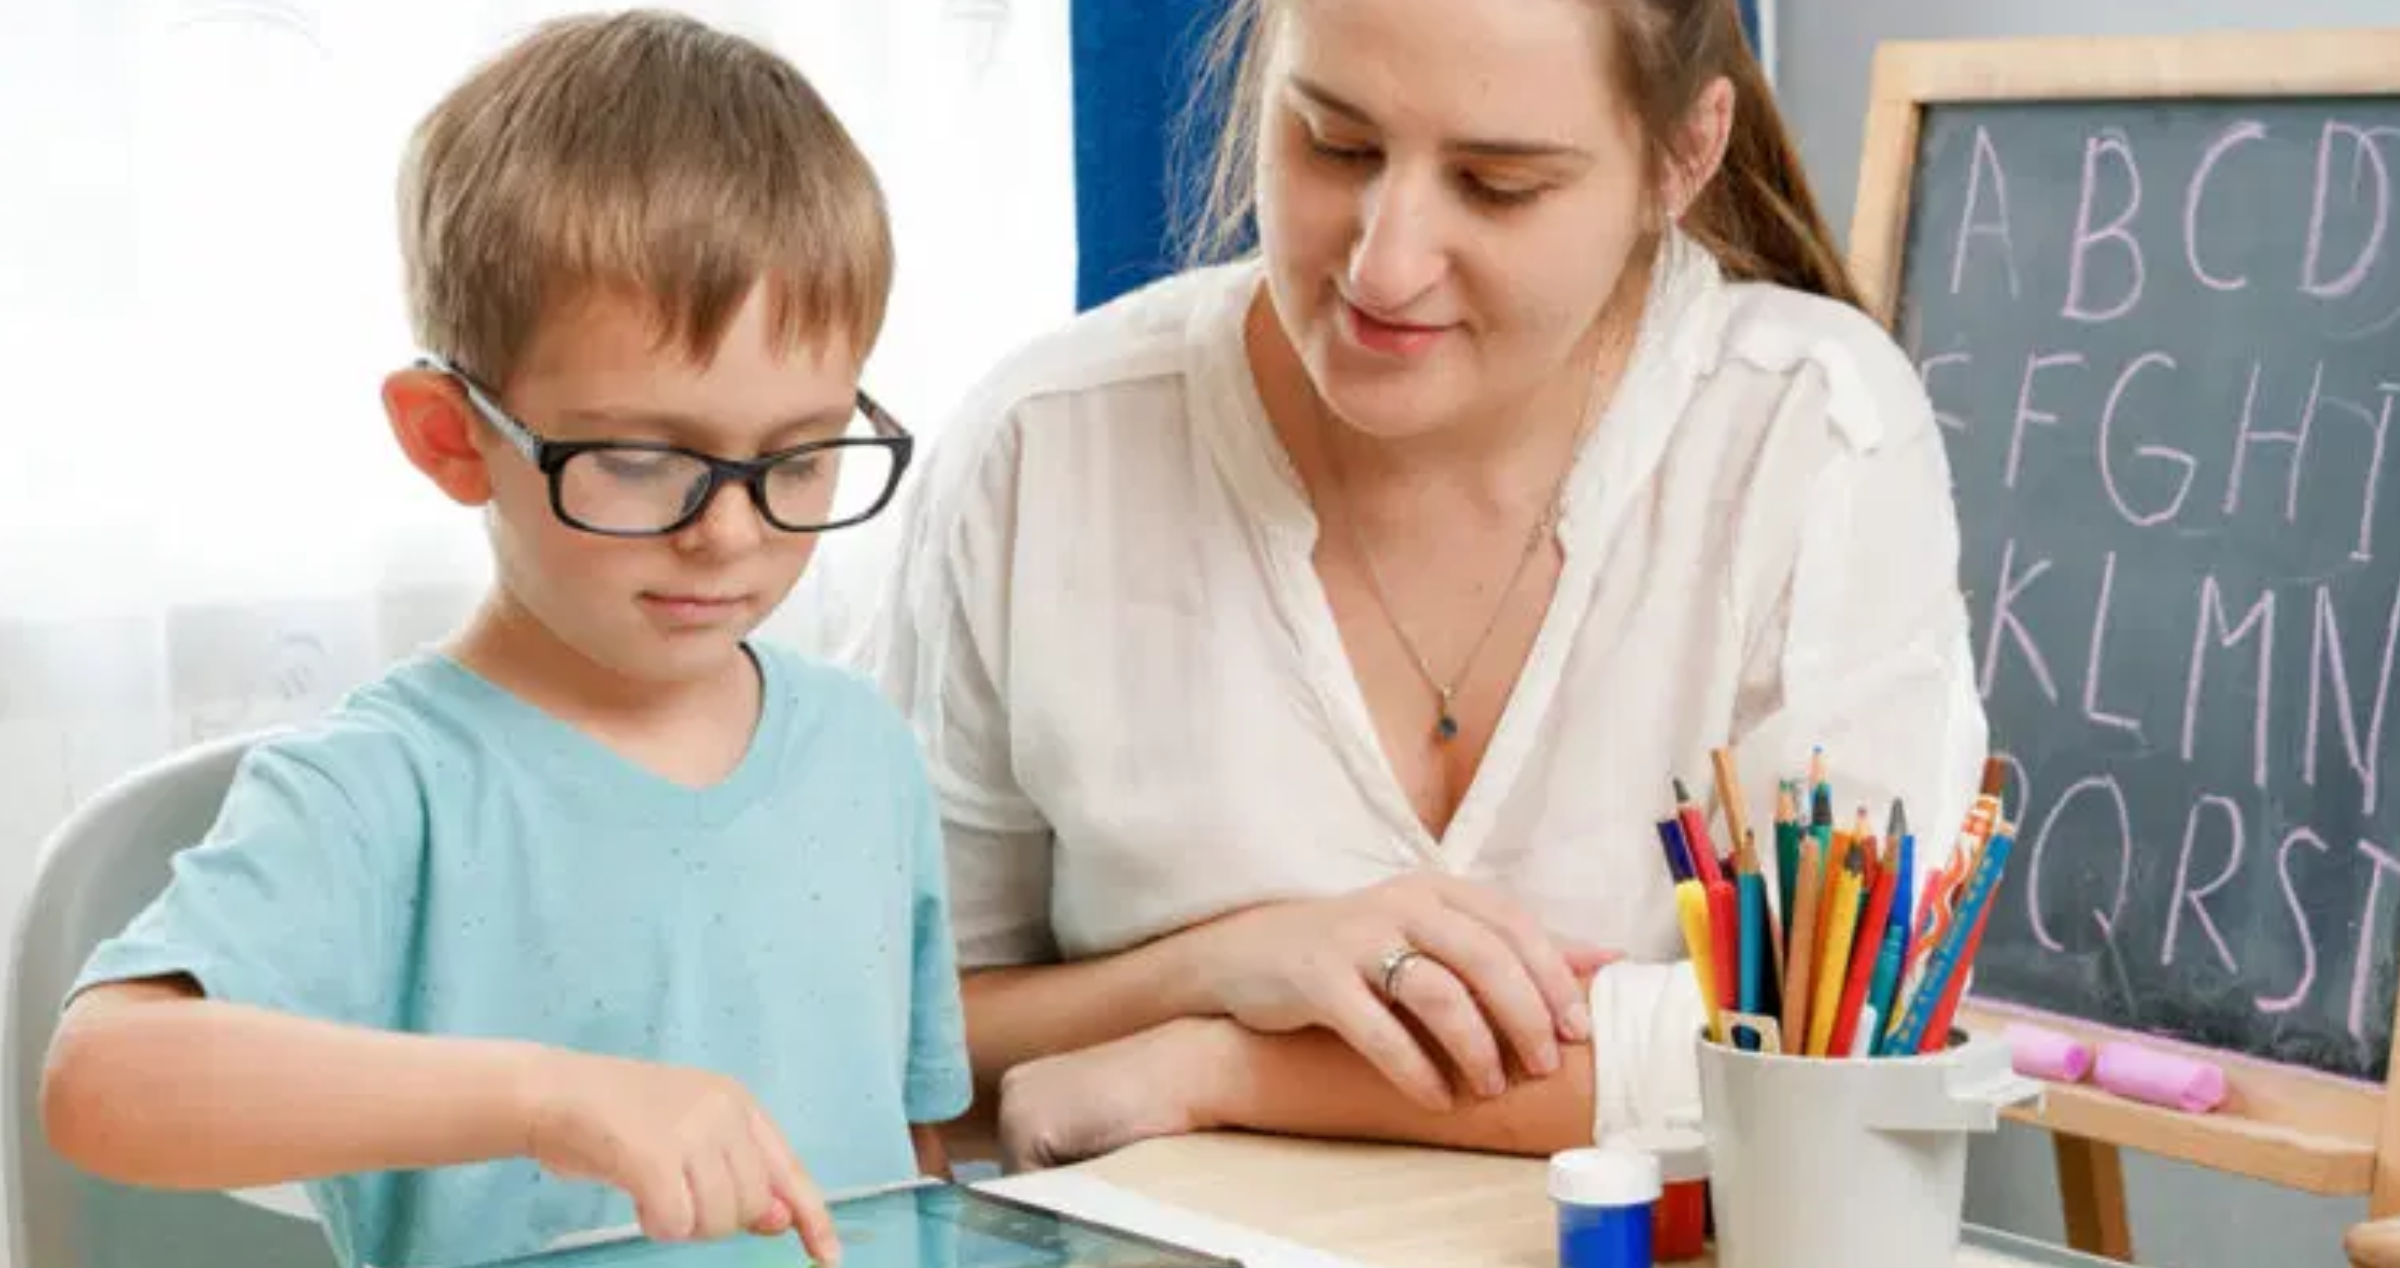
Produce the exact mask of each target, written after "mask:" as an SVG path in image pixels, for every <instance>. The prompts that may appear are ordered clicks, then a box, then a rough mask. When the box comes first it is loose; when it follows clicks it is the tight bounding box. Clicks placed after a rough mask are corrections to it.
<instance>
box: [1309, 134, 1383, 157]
mask: <svg viewBox="0 0 2400 1268" xmlns="http://www.w3.org/2000/svg"><path fill="white" fill-rule="evenodd" d="M1308 148H1309V149H1311V150H1314V151H1316V152H1317V153H1318V154H1320V155H1322V156H1324V157H1326V158H1329V159H1332V160H1333V161H1335V162H1337V163H1365V162H1369V161H1372V160H1373V159H1374V157H1375V148H1374V147H1373V146H1368V145H1352V144H1347V143H1345V142H1341V141H1336V140H1333V139H1332V138H1330V137H1321V136H1318V135H1317V134H1316V133H1314V132H1311V133H1309V134H1308Z"/></svg>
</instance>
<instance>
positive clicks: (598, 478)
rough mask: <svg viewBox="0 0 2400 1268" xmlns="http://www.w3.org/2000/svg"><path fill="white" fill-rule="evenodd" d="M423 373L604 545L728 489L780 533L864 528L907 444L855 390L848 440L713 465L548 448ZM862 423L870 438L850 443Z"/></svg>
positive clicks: (680, 517) (684, 454) (684, 523)
mask: <svg viewBox="0 0 2400 1268" xmlns="http://www.w3.org/2000/svg"><path fill="white" fill-rule="evenodd" d="M420 364H421V365H423V366H424V367H425V368H426V369H429V370H433V371H435V372H437V373H440V374H443V375H446V376H448V377H449V378H451V379H453V380H456V381H457V383H458V385H459V387H460V388H461V389H463V390H464V391H465V392H466V395H467V400H468V402H469V403H470V404H472V405H473V406H474V407H475V412H476V413H478V414H481V415H483V419H484V421H485V422H487V423H489V424H491V427H492V430H494V431H497V432H499V433H500V435H501V436H502V437H503V438H504V439H506V440H507V441H508V443H509V444H510V445H511V446H513V447H514V448H515V449H516V450H517V451H518V452H519V453H522V454H524V455H525V457H526V459H527V460H528V461H530V462H531V463H533V465H534V466H535V467H536V468H538V469H539V470H540V471H541V473H542V474H543V476H545V477H546V478H548V480H549V482H550V511H551V513H552V514H554V515H556V516H558V518H559V522H560V523H563V524H565V525H567V526H568V527H569V528H576V529H581V530H582V531H584V532H587V533H598V534H600V535H601V536H603V537H663V536H666V535H667V534H670V533H675V532H680V531H682V530H683V529H684V528H686V527H688V526H689V525H690V524H691V523H692V522H693V521H695V520H697V519H699V518H700V516H701V514H702V513H703V512H705V511H707V509H708V507H709V505H710V504H711V503H712V502H714V501H715V500H716V497H717V493H718V491H719V490H720V489H723V488H724V487H725V486H726V485H729V484H735V485H740V486H742V487H743V488H745V489H747V490H749V493H750V502H751V505H753V506H756V507H757V508H758V513H759V517H760V518H762V519H764V520H766V522H767V523H769V524H771V525H773V526H775V527H776V528H779V529H782V530H783V531H785V532H787V533H822V532H828V531H830V530H833V529H837V528H847V527H849V526H850V525H852V524H857V523H860V522H862V521H864V520H868V519H872V518H873V517H874V516H875V515H876V514H877V513H878V512H880V511H882V510H883V508H884V507H885V506H887V505H889V504H890V503H891V500H892V495H893V494H894V493H895V492H897V491H898V490H899V488H900V476H901V474H902V473H903V472H905V471H907V470H908V461H909V458H910V457H911V456H912V455H913V453H914V451H915V448H916V438H915V437H913V436H911V435H910V434H909V432H908V429H907V428H905V427H902V426H901V425H900V422H899V420H898V419H895V418H893V417H892V416H891V414H890V413H888V412H887V411H885V409H884V408H883V407H882V406H881V405H878V404H876V403H875V399H874V398H873V397H871V396H868V395H867V394H866V393H865V392H864V391H861V392H860V393H859V394H858V420H857V421H854V422H853V424H852V428H851V430H850V431H846V432H845V433H844V434H843V435H841V436H838V437H834V438H832V439H828V440H813V441H810V442H808V443H807V444H803V445H794V446H792V447H791V448H789V449H779V450H776V451H775V452H773V453H767V454H760V455H759V456H758V457H756V458H749V459H735V458H720V457H717V456H716V455H714V454H705V453H701V452H699V451H697V450H693V449H686V448H684V447H683V446H681V445H670V444H666V443H663V442H660V441H649V440H551V439H548V438H547V437H544V436H543V435H542V434H541V433H539V432H537V431H535V430H533V429H532V428H531V427H528V426H526V425H525V424H524V423H522V422H519V421H517V419H516V417H515V416H514V415H512V414H510V413H509V412H508V411H507V410H506V409H504V408H502V407H501V405H500V402H499V401H498V400H496V399H494V397H493V395H492V393H491V392H490V391H488V390H486V389H485V388H484V386H483V385H482V384H481V383H478V382H477V381H476V380H475V378H474V376H472V375H470V374H468V373H466V372H465V371H464V370H461V369H459V368H458V367H457V366H456V365H454V364H452V363H451V362H449V361H448V360H446V359H444V358H441V357H432V356H429V357H425V358H423V359H422V360H421V362H420ZM858 421H863V422H864V423H865V425H866V429H867V430H868V431H869V432H871V433H872V434H868V435H859V434H854V433H855V432H856V431H857V422H858Z"/></svg>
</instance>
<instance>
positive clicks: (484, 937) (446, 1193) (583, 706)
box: [42, 13, 969, 1268]
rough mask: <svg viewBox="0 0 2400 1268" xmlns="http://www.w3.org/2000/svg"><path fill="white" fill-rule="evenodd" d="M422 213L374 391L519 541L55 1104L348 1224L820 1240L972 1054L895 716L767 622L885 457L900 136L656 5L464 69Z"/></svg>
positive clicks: (927, 823) (187, 880)
mask: <svg viewBox="0 0 2400 1268" xmlns="http://www.w3.org/2000/svg"><path fill="white" fill-rule="evenodd" d="M400 221H401V229H402V243H403V256H404V261H405V264H406V271H407V277H408V296H409V301H410V307H411V312H412V319H413V321H414V324H415V329H416V333H417V337H418V338H419V340H420V341H421V343H422V346H423V347H424V348H425V349H426V350H427V353H428V356H427V359H426V361H425V363H424V364H422V365H421V366H419V367H418V368H414V369H410V370H406V371H403V372H400V373H397V374H394V375H393V376H391V378H390V379H388V380H387V382H386V383H385V385H384V390H383V401H384V406H385V410H386V413H387V414H388V416H389V419H390V423H391V426H392V430H393V432H394V434H395V435H396V436H397V438H398V439H399V442H400V446H401V448H402V450H403V451H405V453H406V454H407V456H408V458H409V460H410V461H411V462H412V463H414V464H415V465H416V466H417V467H418V468H419V469H420V470H422V471H423V472H424V473H425V474H426V475H427V476H428V477H430V478H431V479H432V480H433V482H434V483H435V484H436V485H437V486H438V487H439V488H440V489H441V490H442V491H443V492H444V493H445V494H447V495H448V496H450V497H451V498H453V499H455V500H457V501H458V502H460V503H462V504H465V505H469V506H475V507H480V508H483V511H484V514H485V517H486V520H487V526H488V530H489V536H490V539H491V544H492V551H493V558H494V564H495V567H494V584H493V586H492V589H491V591H490V593H489V595H488V596H487V597H486V599H485V601H484V602H483V604H482V605H481V607H480V609H479V610H478V612H477V613H476V614H475V616H474V617H473V618H472V619H471V620H470V621H469V622H468V623H467V625H466V626H465V627H464V628H463V629H462V630H461V631H460V632H459V633H458V634H457V635H456V636H455V637H454V639H453V640H452V641H451V642H450V643H449V644H447V645H446V646H445V647H443V648H442V649H441V650H440V651H439V652H429V653H427V654H424V655H421V656H419V657H417V658H415V659H412V660H409V661H407V662H405V663H403V664H401V665H399V666H397V667H396V668H394V669H393V670H392V671H391V672H390V673H389V674H388V675H386V676H385V677H384V678H382V679H381V680H379V681H378V682H376V683H374V684H371V685H369V686H367V687H365V688H363V689H361V690H359V691H358V692H355V693H354V694H352V695H351V696H350V697H349V698H348V699H347V700H345V702H344V703H343V705H342V707H341V708H340V709H339V710H338V711H337V712H336V713H335V714H334V715H333V716H332V717H331V718H329V719H327V720H326V721H325V722H324V723H323V724H322V725H319V726H316V727H313V728H311V729H309V730H307V731H306V732H304V733H300V734H296V735H292V736H289V737H279V738H277V739H275V740H274V741H272V742H269V743H267V744H265V745H263V746H262V747H260V748H258V749H257V750H256V751H254V752H253V753H252V754H251V755H250V756H249V758H248V760H247V761H246V762H245V764H244V765H243V767H242V769H241V771H240V773H239V775H238V777H237V778H236V780H235V782H234V786H233V788H232V790H231V792H230V794H229V796H228V798H227V800H226V803H225V805H224V808H223V811H222V812H221V815H220V817H219V819H218V821H217V823H216V825H215V826H214V828H213V829H212V831H211V832H210V834H209V836H208V839H207V840H206V841H204V842H202V843H200V844H198V845H197V846H195V847H194V848H192V849H189V850H186V851H184V852H182V853H181V854H180V855H179V856H178V858H177V861H176V868H175V875H174V879H173V882H172V883H171V885H170V886H169V888H168V890H167V891H166V892H165V893H164V894H163V895H162V896H161V897H160V898H159V900H158V901H157V902H156V903H154V904H153V905H152V906H151V907H150V908H149V909H148V910H147V911H145V912H144V913H143V914H142V915H141V916H140V917H139V918H137V919H136V920H135V921H134V923H133V924H132V925H131V926H130V927H129V928H128V929H127V930H126V931H125V932H124V933H123V934H122V935H120V936H119V937H118V938H116V939H114V940H112V941H111V942H109V943H107V944H106V945H104V946H102V947H101V948H100V949H99V950H98V951H97V952H96V953H95V955H94V956H93V958H92V960H91V962H90V964H89V965H88V966H87V967H86V969H85V970H84V972H83V974H82V976H81V978H80V979H79V981H78V982H77V984H76V988H75V992H74V994H73V996H72V1002H71V1004H70V1005H69V1008H68V1012H67V1016H66V1018H65V1019H64V1021H63V1022H62V1025H61V1030H60V1033H59V1036H58V1040H57V1042H56V1044H55V1046H54V1047H53V1049H52V1052H51V1057H50V1065H49V1068H48V1071H47V1076H46V1080H45V1084H44V1088H43V1096H42V1106H43V1115H44V1120H45V1123H46V1126H47V1130H48V1132H49V1134H50V1139H51V1141H52V1142H53V1144H54V1145H55V1147H56V1148H57V1149H58V1150H59V1151H60V1152H61V1153H62V1154H63V1155H65V1156H66V1157H67V1158H69V1159H71V1160H73V1161H75V1162H76V1163H78V1164H79V1165H81V1166H83V1167H85V1168H87V1169H88V1170H90V1171H93V1172H96V1173H99V1174H102V1175H105V1176H108V1177H111V1178H113V1179H116V1180H119V1181H121V1182H125V1183H132V1184H142V1185H151V1186H163V1187H177V1188H210V1189H221V1188H237V1187H246V1186H251V1185H259V1184H267V1183H276V1182H283V1181H290V1180H307V1181H309V1182H310V1192H311V1196H312V1198H313V1199H314V1200H315V1202H316V1205H317V1207H318V1209H319V1211H320V1212H321V1214H322V1215H323V1217H324V1221H325V1224H326V1227H327V1229H328V1234H329V1236H330V1238H331V1240H332V1242H333V1244H334V1248H335V1252H336V1254H337V1255H338V1256H339V1257H340V1259H341V1260H342V1262H343V1263H344V1264H358V1263H362V1262H363V1263H371V1264H375V1265H380V1266H381V1268H409V1266H410V1265H439V1266H441V1268H452V1266H454V1265H463V1264H469V1263H476V1262H483V1261H488V1260H493V1259H499V1258H504V1257H508V1256H514V1255H519V1254H523V1253H527V1252H530V1251H535V1250H538V1249H540V1248H542V1247H544V1246H546V1245H548V1244H550V1243H552V1242H553V1241H555V1240H557V1239H559V1238H562V1237H568V1236H572V1235H575V1234H579V1233H588V1232H591V1231H594V1230H598V1229H605V1228H611V1227H615V1226H619V1225H623V1224H626V1223H630V1222H633V1221H634V1220H636V1219H638V1221H639V1223H640V1225H641V1227H642V1229H643V1230H644V1231H645V1232H646V1233H648V1234H649V1235H650V1236H652V1237H654V1238H660V1239H668V1240H674V1239H693V1238H715V1237H721V1236H725V1235H729V1234H733V1233H736V1232H739V1231H742V1230H749V1231H752V1232H757V1233H778V1232H784V1231H788V1230H791V1229H794V1228H797V1230H798V1232H799V1234H800V1237H801V1239H802V1241H803V1242H804V1243H805V1244H806V1246H807V1248H808V1250H809V1251H810V1252H811V1253H812V1254H814V1255H816V1256H817V1257H818V1258H819V1259H822V1260H832V1259H834V1258H836V1257H837V1255H838V1248H837V1247H836V1245H835V1244H834V1237H833V1232H832V1225H831V1223H830V1220H829V1219H828V1217H827V1214H826V1210H825V1206H824V1202H823V1200H822V1198H821V1197H820V1196H819V1192H818V1190H817V1188H816V1187H815V1184H814V1183H812V1181H811V1179H810V1178H809V1174H808V1172H804V1171H803V1169H802V1167H801V1165H800V1160H803V1159H804V1160H806V1163H807V1165H808V1167H809V1168H810V1169H811V1170H813V1172H814V1175H815V1179H816V1181H817V1182H821V1183H823V1184H824V1185H825V1186H826V1187H828V1188H848V1187H858V1186H868V1185H874V1184H880V1183H887V1182H892V1181H896V1180H902V1179H906V1178H908V1177H909V1176H910V1175H911V1174H913V1173H914V1172H916V1171H917V1170H920V1169H924V1170H933V1171H939V1170H940V1169H941V1168H942V1165H943V1164H942V1162H941V1159H940V1153H939V1147H938V1144H937V1143H936V1141H937V1139H938V1138H937V1137H935V1135H934V1134H933V1128H932V1127H931V1126H930V1125H931V1124H935V1123H939V1122H942V1121H946V1120H949V1119H951V1118H954V1117H956V1116H957V1115H958V1114H959V1113H961V1112H962V1111H963V1110H964V1109H965V1107H966V1105H967V1101H968V1098H969V1082H968V1074H967V1068H966V1062H965V1050H964V1046H963V1035H962V1030H961V1022H960V1015H959V1009H958V1000H957V988H956V979H955V975H954V973H953V968H952V960H951V953H950V942H949V930H948V920H947V906H946V901H947V900H946V898H945V894H944V882H943V875H942V864H941V856H940V853H939V845H938V824H937V820H936V818H935V813H934V810H933V807H932V800H931V793H930V789H929V787H928V785H927V783H926V780H925V776H924V773H923V768H922V766H921V765H920V764H919V761H918V758H917V756H916V753H915V750H914V748H913V747H912V744H911V741H910V738H909V735H908V732H907V730H906V728H905V727H904V725H903V724H902V723H901V722H900V721H899V719H898V718H897V716H896V715H895V714H893V713H892V712H891V711H890V710H889V709H888V708H887V707H886V706H885V705H884V704H883V703H882V702H881V700H880V698H879V697H878V696H877V695H876V694H875V693H874V691H873V690H872V688H870V687H869V686H867V685H865V684H864V683H863V682H862V681H858V680H853V679H851V678H849V677H847V676H842V675H839V674H837V673H836V672H835V671H833V670H830V669H825V668H820V667H815V666H812V665H809V664H807V663H804V662H801V661H799V660H797V659H796V658H793V657H790V656H787V655H784V654H779V653H777V652H775V651H773V650H771V649H769V648H766V647H763V646H756V645H753V644H751V643H750V642H749V641H748V636H749V634H750V632H751V631H752V629H753V628H754V627H755V626H756V625H757V624H758V622H759V621H760V620H762V619H763V618H764V617H765V616H766V615H767V614H768V613H769V612H770V611H771V610H772V609H773V608H774V607H775V605H776V604H777V603H778V602H779V601H780V600H782V599H783V598H784V596H785V595H786V594H787V593H788V592H789V591H790V590H791V588H792V586H793V584H794V582H795V581H796V580H797V579H798V578H799V576H800V574H801V572H802V570H803V569H804V568H805V567H806V565H807V563H808V559H809V554H810V550H811V547H812V542H813V540H814V536H813V535H814V533H816V532H819V531H823V530H825V529H829V528H834V527H840V526H843V525H845V524H847V523H854V522H857V521H858V520H859V519H863V518H865V517H866V516H868V515H871V514H873V513H875V512H876V511H878V510H880V509H881V508H882V505H883V503H884V502H885V500H886V499H888V498H889V496H890V495H891V492H892V489H893V488H894V487H895V486H896V485H897V483H898V481H899V479H900V473H901V471H902V469H903V468H904V467H905V465H906V459H907V457H908V449H907V443H908V442H907V439H906V435H905V433H904V432H901V431H900V429H899V428H898V426H897V424H894V423H892V422H891V421H890V420H889V419H888V418H887V417H885V416H884V415H883V414H882V413H881V411H880V410H878V409H876V408H875V407H874V406H873V404H872V403H871V402H870V401H868V400H867V399H866V398H865V397H864V396H863V395H861V394H860V393H859V392H858V389H857V379H858V374H859V368H860V364H861V362H862V360H863V359H864V357H865V355H866V353H867V351H868V349H869V348H870V347H871V346H872V345H873V342H874V339H875V337H876V335H877V334H878V332H879V329H880V325H881V322H882V319H883V310H884V303H885V297H886V295H887V294H888V288H889V282H890V276H891V269H892V258H891V243H890V237H889V229H888V225H887V221H886V218H885V215H884V210H883V205H882V202H881V195H880V193H879V192H878V188H877V185H876V182H875V179H874V177H873V175H872V174H871V172H870V170H869V168H868V166H867V164H866V162H865V160H864V159H863V157H862V156H861V155H860V154H859V152H858V151H857V150H856V149H855V148H854V147H853V145H852V143H851V141H850V138H849V137H848V135H847V134H846V133H845V132H844V130H843V128H842V127H841V125H840V124H839V123H838V122H837V121H836V120H835V119H834V117H833V116H832V115H831V113H830V112H829V111H828V110H827V109H826V107H825V105H824V104H823V102H822V101H821V100H820V99H819V98H818V97H817V95H816V94H815V93H814V92H813V91H812V90H811V89H810V88H809V86H808V85H807V84H806V83H805V81H804V80H803V79H802V78H801V77H800V75H799V74H798V73H797V72H796V71H795V70H794V69H793V68H792V67H790V66H789V65H787V64H786V63H784V62H782V61H780V60H778V59H776V58H775V57H773V56H771V55H770V54H768V53H766V52H765V51H763V50H761V49H759V48H757V47H755V46H753V45H751V44H749V43H747V42H745V41H742V40H739V39H736V38H732V37H729V36H726V35H723V34H719V33H717V32H714V31H711V30H709V29H707V28H705V27H703V26H700V25H699V24H697V23H694V22H691V21H689V20H686V19H681V18H672V17H664V16H659V15H655V14H641V13H636V14H628V15H621V16H617V17H612V18H605V19H597V18H593V19H579V20H572V21H565V22H560V23H556V24H552V25H549V26H545V27H543V28H541V29H539V30H537V31H536V32H535V33H534V34H533V35H532V36H530V37H529V38H528V39H526V40H525V41H524V42H523V43H521V44H520V45H518V46H517V47H515V48H514V49H512V50H510V51H509V52H507V53H506V54H504V55H502V56H501V57H499V58H497V59H495V60H494V61H493V62H491V63H489V64H488V65H486V66H485V67H484V68H483V69H481V70H480V71H479V72H477V73H476V74H475V75H474V76H472V77H471V78H469V79H468V80H467V81H466V82H465V83H463V84H462V85H460V86H459V87H458V88H457V89H455V90H454V91H453V92H452V94H451V95H450V96H449V97H448V98H447V99H445V100H444V101H443V102H442V103H441V104H440V105H438V106H437V107H436V108H435V109H434V111H433V112H432V113H431V114H430V115H429V116H428V117H427V118H426V120H425V121H424V122H423V124H422V125H421V126H420V128H419V131H418V133H417V135H416V137H415V140H414V143H413V144H412V146H411V149H410V153H409V156H408V159H407V161H406V163H405V165H404V174H403V179H402V182H401V205H400ZM862 415H863V416H864V421H863V422H862V421H860V419H861V416H862ZM318 478H322V476H319V477H318Z"/></svg>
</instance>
